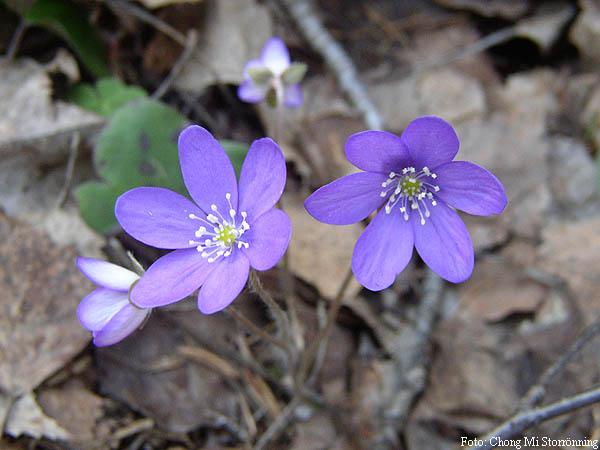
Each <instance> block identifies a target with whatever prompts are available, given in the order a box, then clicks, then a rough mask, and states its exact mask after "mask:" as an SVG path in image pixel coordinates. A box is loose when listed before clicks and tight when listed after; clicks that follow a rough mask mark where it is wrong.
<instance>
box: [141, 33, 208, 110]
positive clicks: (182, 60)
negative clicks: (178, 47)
mask: <svg viewBox="0 0 600 450" xmlns="http://www.w3.org/2000/svg"><path fill="white" fill-rule="evenodd" d="M197 44H198V33H197V32H196V30H190V31H188V34H187V38H186V40H185V46H184V47H183V51H182V52H181V55H180V56H179V59H178V60H177V62H176V63H175V65H174V66H173V68H172V69H171V71H170V72H169V75H167V77H166V78H165V79H164V80H163V81H162V83H160V86H158V88H157V89H156V90H155V91H154V93H153V94H152V98H154V99H160V98H162V96H163V95H165V94H166V93H167V91H168V90H169V89H170V88H171V86H172V85H173V83H174V82H175V80H176V79H177V77H178V76H179V75H180V74H181V72H182V71H183V69H184V68H185V66H186V65H187V63H188V62H189V61H190V59H191V58H192V55H193V54H194V50H195V49H196V45H197Z"/></svg>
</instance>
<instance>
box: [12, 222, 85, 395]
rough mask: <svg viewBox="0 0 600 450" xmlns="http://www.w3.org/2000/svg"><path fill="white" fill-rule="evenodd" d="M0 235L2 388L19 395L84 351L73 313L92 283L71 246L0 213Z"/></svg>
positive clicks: (83, 340) (83, 337) (81, 331)
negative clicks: (83, 273) (59, 243)
mask: <svg viewBox="0 0 600 450" xmlns="http://www.w3.org/2000/svg"><path fill="white" fill-rule="evenodd" d="M0 236H2V240H1V242H0V254H1V255H2V258H1V259H2V262H1V263H0V284H1V287H0V291H1V292H2V293H3V295H2V296H0V309H1V310H2V311H3V313H2V314H1V315H0V388H1V389H2V390H3V391H4V392H5V393H8V394H11V395H20V394H23V393H26V392H29V391H30V390H32V389H34V388H35V387H37V385H38V384H40V383H41V382H42V381H43V380H45V379H46V378H47V377H48V376H49V375H51V374H52V373H53V372H55V371H56V370H58V369H59V368H61V367H62V366H63V365H64V364H65V363H67V362H68V361H69V360H71V359H72V358H73V357H74V356H75V355H76V354H77V353H79V352H80V351H81V350H82V349H83V348H84V347H85V346H86V344H87V342H88V341H89V335H88V332H87V331H85V330H84V329H83V328H82V327H81V325H80V324H79V323H78V322H77V317H76V314H75V311H76V309H77V304H78V303H79V301H80V300H81V299H82V298H83V297H84V296H85V295H86V294H88V293H89V292H90V290H91V283H89V282H86V281H85V278H84V277H83V276H82V275H81V274H80V273H79V271H78V270H77V268H76V267H75V257H76V256H77V252H76V250H75V249H74V248H73V247H63V246H58V245H56V244H54V243H53V242H52V239H51V238H50V237H49V236H48V235H47V234H45V233H42V232H40V231H38V230H36V229H35V228H33V227H31V226H29V225H27V224H25V223H22V222H18V221H15V220H11V219H9V218H8V217H6V216H4V215H2V214H1V213H0Z"/></svg>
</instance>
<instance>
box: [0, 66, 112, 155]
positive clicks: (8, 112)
mask: <svg viewBox="0 0 600 450" xmlns="http://www.w3.org/2000/svg"><path fill="white" fill-rule="evenodd" d="M0 90H1V91H2V92H4V95H3V96H2V100H0V156H2V158H5V157H7V156H14V155H18V154H20V153H27V154H30V155H31V156H32V157H35V158H36V159H37V161H38V162H39V163H40V164H41V163H55V162H56V161H58V160H60V159H61V158H63V157H64V156H65V155H66V154H68V149H69V142H70V139H71V135H72V133H73V132H75V131H77V132H80V133H81V134H82V137H86V136H88V135H89V134H90V133H92V132H94V131H97V130H98V129H99V128H100V126H101V125H102V123H103V119H102V118H100V117H98V116H96V115H95V114H92V113H90V112H87V111H85V110H82V109H81V108H78V107H76V106H73V105H70V104H67V103H64V102H61V101H56V102H55V101H53V100H52V83H51V81H50V78H49V77H48V74H47V69H46V68H45V67H44V66H41V65H39V64H38V63H36V62H35V61H33V60H29V59H21V60H17V61H13V62H12V63H11V64H7V63H6V61H4V60H1V59H0Z"/></svg>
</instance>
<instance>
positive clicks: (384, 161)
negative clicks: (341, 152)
mask: <svg viewBox="0 0 600 450" xmlns="http://www.w3.org/2000/svg"><path fill="white" fill-rule="evenodd" d="M345 148H346V157H347V158H348V161H350V162H351V163H352V164H354V165H355V166H356V167H358V168H359V169H362V170H366V171H367V172H379V173H385V174H386V175H387V174H389V173H390V172H393V171H396V172H399V171H400V170H402V169H403V168H404V167H407V166H409V165H410V156H409V153H408V149H407V148H406V146H405V145H404V144H403V143H402V140H401V139H400V138H399V137H398V136H396V135H395V134H392V133H388V132H387V131H361V132H360V133H355V134H353V135H352V136H350V137H349V138H348V140H347V141H346V147H345Z"/></svg>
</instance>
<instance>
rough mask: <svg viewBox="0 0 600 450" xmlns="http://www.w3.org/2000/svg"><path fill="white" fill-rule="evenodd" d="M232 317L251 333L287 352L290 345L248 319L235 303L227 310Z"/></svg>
mask: <svg viewBox="0 0 600 450" xmlns="http://www.w3.org/2000/svg"><path fill="white" fill-rule="evenodd" d="M225 312H226V313H228V314H229V315H230V316H231V317H233V318H234V319H235V320H236V321H237V322H238V323H239V324H240V325H241V326H242V327H244V328H245V329H246V330H248V331H249V332H250V333H251V334H255V335H257V336H258V337H260V338H261V339H263V340H265V341H267V342H270V343H271V344H273V345H275V346H277V347H280V348H282V349H283V350H285V351H286V352H287V351H288V346H287V345H286V344H285V342H282V341H281V340H280V339H277V338H276V337H275V336H273V335H271V334H269V333H267V332H266V331H264V330H263V329H262V328H260V327H258V326H256V325H255V324H254V323H253V322H252V321H250V320H248V319H247V318H246V317H245V316H244V315H243V314H242V313H240V312H239V311H238V310H237V308H236V307H235V306H233V305H231V306H229V307H228V308H227V309H226V310H225Z"/></svg>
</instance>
